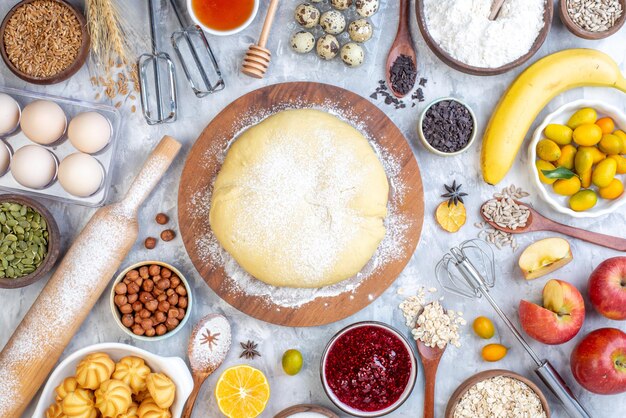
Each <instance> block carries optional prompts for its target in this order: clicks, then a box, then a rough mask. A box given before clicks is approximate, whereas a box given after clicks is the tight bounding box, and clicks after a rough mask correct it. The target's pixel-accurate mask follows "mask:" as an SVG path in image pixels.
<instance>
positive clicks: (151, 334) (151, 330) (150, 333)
mask: <svg viewBox="0 0 626 418" xmlns="http://www.w3.org/2000/svg"><path fill="white" fill-rule="evenodd" d="M155 334H156V330H155V329H154V328H152V327H150V328H148V329H147V330H146V333H145V334H144V335H145V336H146V337H154V335H155Z"/></svg>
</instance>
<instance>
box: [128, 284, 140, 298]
mask: <svg viewBox="0 0 626 418" xmlns="http://www.w3.org/2000/svg"><path fill="white" fill-rule="evenodd" d="M127 288H128V294H129V295H134V294H135V293H137V292H139V285H138V284H137V283H135V282H132V283H130V284H129V285H128V286H127Z"/></svg>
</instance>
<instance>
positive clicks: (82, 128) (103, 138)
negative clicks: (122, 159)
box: [67, 112, 111, 154]
mask: <svg viewBox="0 0 626 418" xmlns="http://www.w3.org/2000/svg"><path fill="white" fill-rule="evenodd" d="M67 137H68V139H69V140H70V143H71V144H72V145H73V146H74V148H76V149H77V150H79V151H81V152H86V153H87V154H95V153H96V152H98V151H100V150H102V149H103V148H104V147H106V146H107V144H108V143H109V141H110V140H111V124H110V123H109V120H108V119H107V118H105V117H104V116H102V115H101V114H100V113H98V112H84V113H79V114H78V115H76V116H75V117H74V119H72V120H71V121H70V125H69V127H68V128H67Z"/></svg>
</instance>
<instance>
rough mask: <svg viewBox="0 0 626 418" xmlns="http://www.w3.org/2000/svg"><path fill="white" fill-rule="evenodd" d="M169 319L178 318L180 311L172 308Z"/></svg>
mask: <svg viewBox="0 0 626 418" xmlns="http://www.w3.org/2000/svg"><path fill="white" fill-rule="evenodd" d="M167 317H168V318H178V309H177V308H170V309H168V311H167Z"/></svg>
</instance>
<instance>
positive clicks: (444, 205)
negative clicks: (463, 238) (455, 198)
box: [435, 201, 467, 232]
mask: <svg viewBox="0 0 626 418" xmlns="http://www.w3.org/2000/svg"><path fill="white" fill-rule="evenodd" d="M435 217H436V218H437V223H438V224H439V225H440V226H441V227H442V228H443V229H444V230H446V231H448V232H456V231H458V230H459V229H461V227H462V226H463V225H465V219H466V218H467V214H466V213H465V205H463V203H461V202H458V203H457V204H456V205H455V204H452V205H449V206H448V202H447V201H445V202H441V204H440V205H439V206H437V211H436V212H435Z"/></svg>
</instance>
